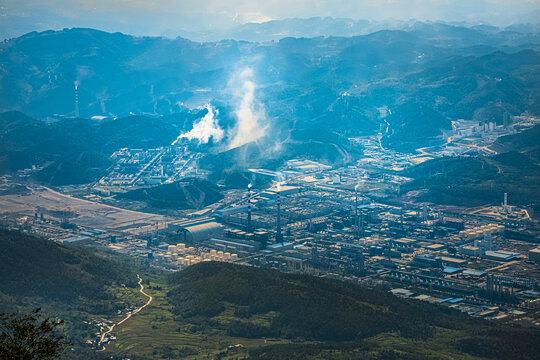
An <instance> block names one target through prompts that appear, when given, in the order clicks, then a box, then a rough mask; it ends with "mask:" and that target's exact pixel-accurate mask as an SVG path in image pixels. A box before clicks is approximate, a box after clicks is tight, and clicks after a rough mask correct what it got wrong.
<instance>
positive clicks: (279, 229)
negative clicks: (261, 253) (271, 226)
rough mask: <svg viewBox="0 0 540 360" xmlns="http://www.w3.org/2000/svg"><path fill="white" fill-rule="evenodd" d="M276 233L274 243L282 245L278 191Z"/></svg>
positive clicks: (278, 195)
mask: <svg viewBox="0 0 540 360" xmlns="http://www.w3.org/2000/svg"><path fill="white" fill-rule="evenodd" d="M276 204H277V232H276V243H283V234H282V233H281V199H280V191H279V190H278V192H277V201H276Z"/></svg>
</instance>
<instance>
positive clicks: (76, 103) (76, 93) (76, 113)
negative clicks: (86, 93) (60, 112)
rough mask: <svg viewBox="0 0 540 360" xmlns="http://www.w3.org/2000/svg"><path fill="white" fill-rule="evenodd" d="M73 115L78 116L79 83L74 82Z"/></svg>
mask: <svg viewBox="0 0 540 360" xmlns="http://www.w3.org/2000/svg"><path fill="white" fill-rule="evenodd" d="M75 117H76V118H78V117H79V84H77V82H75Z"/></svg>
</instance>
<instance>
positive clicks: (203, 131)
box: [173, 104, 225, 145]
mask: <svg viewBox="0 0 540 360" xmlns="http://www.w3.org/2000/svg"><path fill="white" fill-rule="evenodd" d="M205 108H206V110H208V112H207V113H206V115H204V117H203V118H202V119H201V121H199V122H198V123H195V124H193V129H191V130H190V131H188V132H187V133H184V134H181V135H180V136H179V137H178V138H177V139H176V140H175V141H174V142H173V145H174V144H176V142H177V141H178V140H180V139H181V138H186V139H188V140H197V141H198V142H199V144H207V143H208V141H210V138H212V139H213V140H214V142H220V141H221V140H222V139H223V136H224V135H225V133H224V131H223V129H222V128H221V127H219V124H218V120H217V119H216V117H215V116H217V115H218V111H217V110H215V109H214V108H213V107H212V106H211V105H210V104H207V105H205Z"/></svg>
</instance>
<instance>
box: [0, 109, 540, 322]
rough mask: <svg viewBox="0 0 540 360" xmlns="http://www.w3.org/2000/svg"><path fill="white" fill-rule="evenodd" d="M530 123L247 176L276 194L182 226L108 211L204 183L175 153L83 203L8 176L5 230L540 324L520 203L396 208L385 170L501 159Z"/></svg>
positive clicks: (169, 262) (229, 199)
mask: <svg viewBox="0 0 540 360" xmlns="http://www.w3.org/2000/svg"><path fill="white" fill-rule="evenodd" d="M518 120H519V119H518ZM528 122H530V123H531V124H534V122H536V119H534V121H533V120H531V119H521V120H520V122H516V123H514V124H512V125H511V126H506V125H505V126H499V127H497V126H495V125H493V124H487V125H484V126H478V125H477V124H472V123H471V124H469V123H468V122H466V121H461V122H455V124H454V129H453V131H452V133H451V134H447V135H446V137H447V142H446V144H445V145H440V146H437V147H433V148H423V149H419V150H418V155H416V156H411V155H404V154H399V153H396V152H393V151H390V150H387V149H384V148H383V147H382V145H381V144H380V141H379V139H380V135H379V136H378V137H366V138H359V139H355V140H357V141H358V142H361V143H362V144H363V146H364V149H365V150H364V155H365V157H364V158H363V159H361V160H359V161H358V162H357V163H356V164H355V165H351V166H348V167H345V168H335V167H331V166H328V165H325V164H321V163H318V162H314V161H309V160H305V159H291V160H289V161H287V163H286V165H285V167H284V168H283V169H280V171H279V172H275V171H272V170H267V169H250V171H251V172H252V173H253V174H254V176H263V177H268V178H269V180H270V181H269V183H271V184H272V185H271V186H269V187H267V188H251V186H248V187H246V188H245V189H244V190H226V191H225V197H224V199H223V200H221V201H219V202H217V203H215V204H212V205H210V206H208V207H206V208H203V209H200V210H198V211H195V212H187V213H186V214H185V216H183V217H170V216H162V215H155V214H148V213H144V212H136V211H129V210H124V209H120V208H117V207H114V206H110V205H104V204H103V203H102V201H101V199H102V196H107V192H108V191H110V189H113V188H115V187H121V186H124V187H126V186H135V185H141V184H161V183H167V182H172V181H176V180H179V179H181V178H183V177H185V176H187V175H188V174H189V175H191V176H201V174H202V175H204V173H203V172H201V171H200V170H197V168H196V165H195V164H196V162H197V159H198V157H199V156H200V155H199V154H198V153H195V152H189V151H188V149H187V148H185V147H183V146H180V145H178V146H171V147H166V148H161V149H155V150H141V149H123V150H121V151H118V152H116V153H115V154H114V155H113V158H114V159H115V161H116V165H115V166H114V167H113V168H112V169H111V171H110V173H109V175H107V176H106V177H104V178H102V179H101V180H100V181H99V182H98V184H96V185H95V188H94V190H95V191H94V193H93V194H91V195H87V196H86V198H85V199H80V198H77V197H72V196H67V195H64V194H61V193H58V192H55V191H52V190H50V189H47V188H44V187H32V186H30V185H28V186H26V185H17V179H13V178H4V179H3V183H2V184H0V187H2V193H1V194H2V195H0V215H1V218H2V221H3V223H4V225H6V226H8V227H9V228H12V229H18V230H22V231H26V232H29V233H34V234H37V235H40V236H44V237H47V238H51V239H53V240H56V241H58V242H61V243H64V244H69V243H88V244H92V246H99V247H106V248H108V249H110V250H112V251H115V252H118V253H122V254H125V255H128V256H132V257H140V258H145V259H149V262H150V264H151V266H155V267H159V268H164V269H169V270H177V269H179V268H183V267H185V266H190V265H192V264H196V263H198V262H202V261H228V262H235V263H240V264H248V265H251V266H257V267H262V268H275V269H279V270H281V271H285V272H296V273H307V274H312V275H318V276H323V277H330V278H337V279H341V280H344V281H349V282H352V283H359V284H362V285H363V286H367V287H370V288H375V289H378V290H381V291H391V292H392V293H393V294H395V295H396V296H401V297H408V298H415V299H419V300H424V301H428V302H432V303H439V304H441V306H448V307H452V308H456V309H460V310H462V311H464V312H467V313H469V314H471V315H474V316H479V317H484V318H488V319H493V320H503V319H504V320H509V321H515V322H520V323H522V324H528V325H530V326H540V324H538V323H535V322H534V321H535V320H533V319H537V318H538V312H540V292H537V291H535V289H537V286H538V283H539V282H540V266H539V264H540V247H538V246H539V245H540V230H539V229H540V227H539V224H538V221H537V220H534V219H533V218H532V217H531V216H532V214H530V210H528V209H524V208H519V207H516V206H512V201H511V199H512V194H506V195H505V196H504V197H503V198H501V203H500V205H498V206H486V207H475V208H465V207H456V206H444V205H433V204H431V203H418V202H410V201H406V199H404V200H403V201H396V200H395V199H396V198H397V199H399V197H396V194H399V193H400V187H401V185H402V184H404V183H405V182H407V181H408V180H409V179H407V178H404V177H401V176H397V175H395V174H393V172H392V171H387V170H396V169H402V168H406V167H408V166H410V165H412V164H415V163H419V162H422V161H425V160H427V159H430V158H436V157H440V156H444V155H445V154H452V155H456V154H464V153H465V152H466V151H470V150H471V146H472V145H470V144H471V142H470V141H469V140H468V139H470V138H472V137H474V138H478V139H483V142H479V141H476V140H475V142H474V143H475V144H476V145H474V147H475V148H476V151H477V153H479V152H480V153H482V152H489V151H492V150H490V149H489V148H488V146H489V145H490V144H491V143H492V142H493V140H494V139H496V138H497V137H498V136H500V135H504V134H506V133H509V132H511V131H516V130H515V129H514V130H513V129H512V126H514V127H519V126H521V127H527V126H530V125H531V124H529V123H528ZM508 128H509V129H508ZM383 131H384V129H383ZM390 195H392V196H390Z"/></svg>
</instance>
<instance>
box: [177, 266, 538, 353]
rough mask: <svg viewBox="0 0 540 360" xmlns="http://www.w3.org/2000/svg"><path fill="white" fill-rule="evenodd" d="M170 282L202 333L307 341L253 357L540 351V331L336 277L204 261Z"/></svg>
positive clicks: (180, 307) (182, 312) (181, 311)
mask: <svg viewBox="0 0 540 360" xmlns="http://www.w3.org/2000/svg"><path fill="white" fill-rule="evenodd" d="M169 281H170V283H171V286H172V287H173V288H172V290H170V291H169V293H168V299H169V302H170V303H171V304H172V305H173V306H174V309H173V312H174V313H175V314H177V315H178V316H180V317H181V319H182V320H180V321H189V322H192V323H194V324H197V325H198V326H199V328H201V329H221V330H223V331H225V332H226V333H228V334H229V335H231V336H237V337H247V338H250V337H251V338H260V337H274V338H285V339H290V340H293V341H294V342H295V343H298V342H301V343H302V344H301V345H300V344H294V345H293V344H290V345H276V346H275V347H268V348H261V349H256V350H253V351H252V352H251V355H252V356H253V358H264V359H285V358H287V359H289V358H297V359H300V358H302V357H304V358H331V357H332V354H334V355H335V354H336V351H338V352H339V354H343V355H344V358H347V357H350V358H354V357H355V356H359V355H360V354H364V355H366V358H370V357H369V356H367V355H369V354H371V355H373V356H375V358H392V356H394V358H398V359H422V358H430V356H429V354H432V355H431V356H433V354H438V355H439V356H440V357H444V356H445V355H444V354H457V355H456V356H457V357H462V358H466V356H467V354H468V355H469V356H473V357H474V356H477V357H483V358H494V359H509V358H513V359H518V358H521V359H534V358H536V355H537V354H538V351H540V342H538V340H539V339H540V332H539V331H537V330H529V329H523V328H517V327H510V326H502V325H497V324H494V323H488V322H486V321H484V320H479V319H473V318H470V317H468V316H467V315H465V314H463V313H461V312H458V311H456V310H452V309H448V308H444V307H441V306H437V305H433V304H429V303H425V302H421V301H417V300H404V299H400V298H397V297H394V296H393V295H391V294H388V293H382V292H376V291H373V290H368V289H365V288H362V287H359V286H356V285H352V284H348V283H344V282H340V281H336V280H330V279H324V278H317V277H311V276H304V275H292V274H284V273H280V272H277V271H275V270H263V269H256V268H252V267H245V266H239V265H233V264H226V263H201V264H198V265H194V266H191V267H189V268H187V269H185V270H183V271H181V272H178V273H175V274H172V275H171V276H170V279H169ZM388 336H390V337H392V338H394V339H401V340H400V341H401V342H403V343H404V344H411V343H415V344H419V345H418V347H417V348H414V347H407V346H405V347H402V348H401V347H400V348H398V349H392V348H385V341H383V339H386V337H388ZM376 339H379V340H380V341H377V340H376ZM313 342H315V343H313ZM531 344H534V345H532V346H531ZM516 349H520V352H519V353H516ZM394 350H396V352H395V353H394ZM294 354H295V355H294ZM347 354H348V355H347ZM387 355H388V357H386V356H387ZM340 356H341V355H340ZM431 358H432V357H431Z"/></svg>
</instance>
